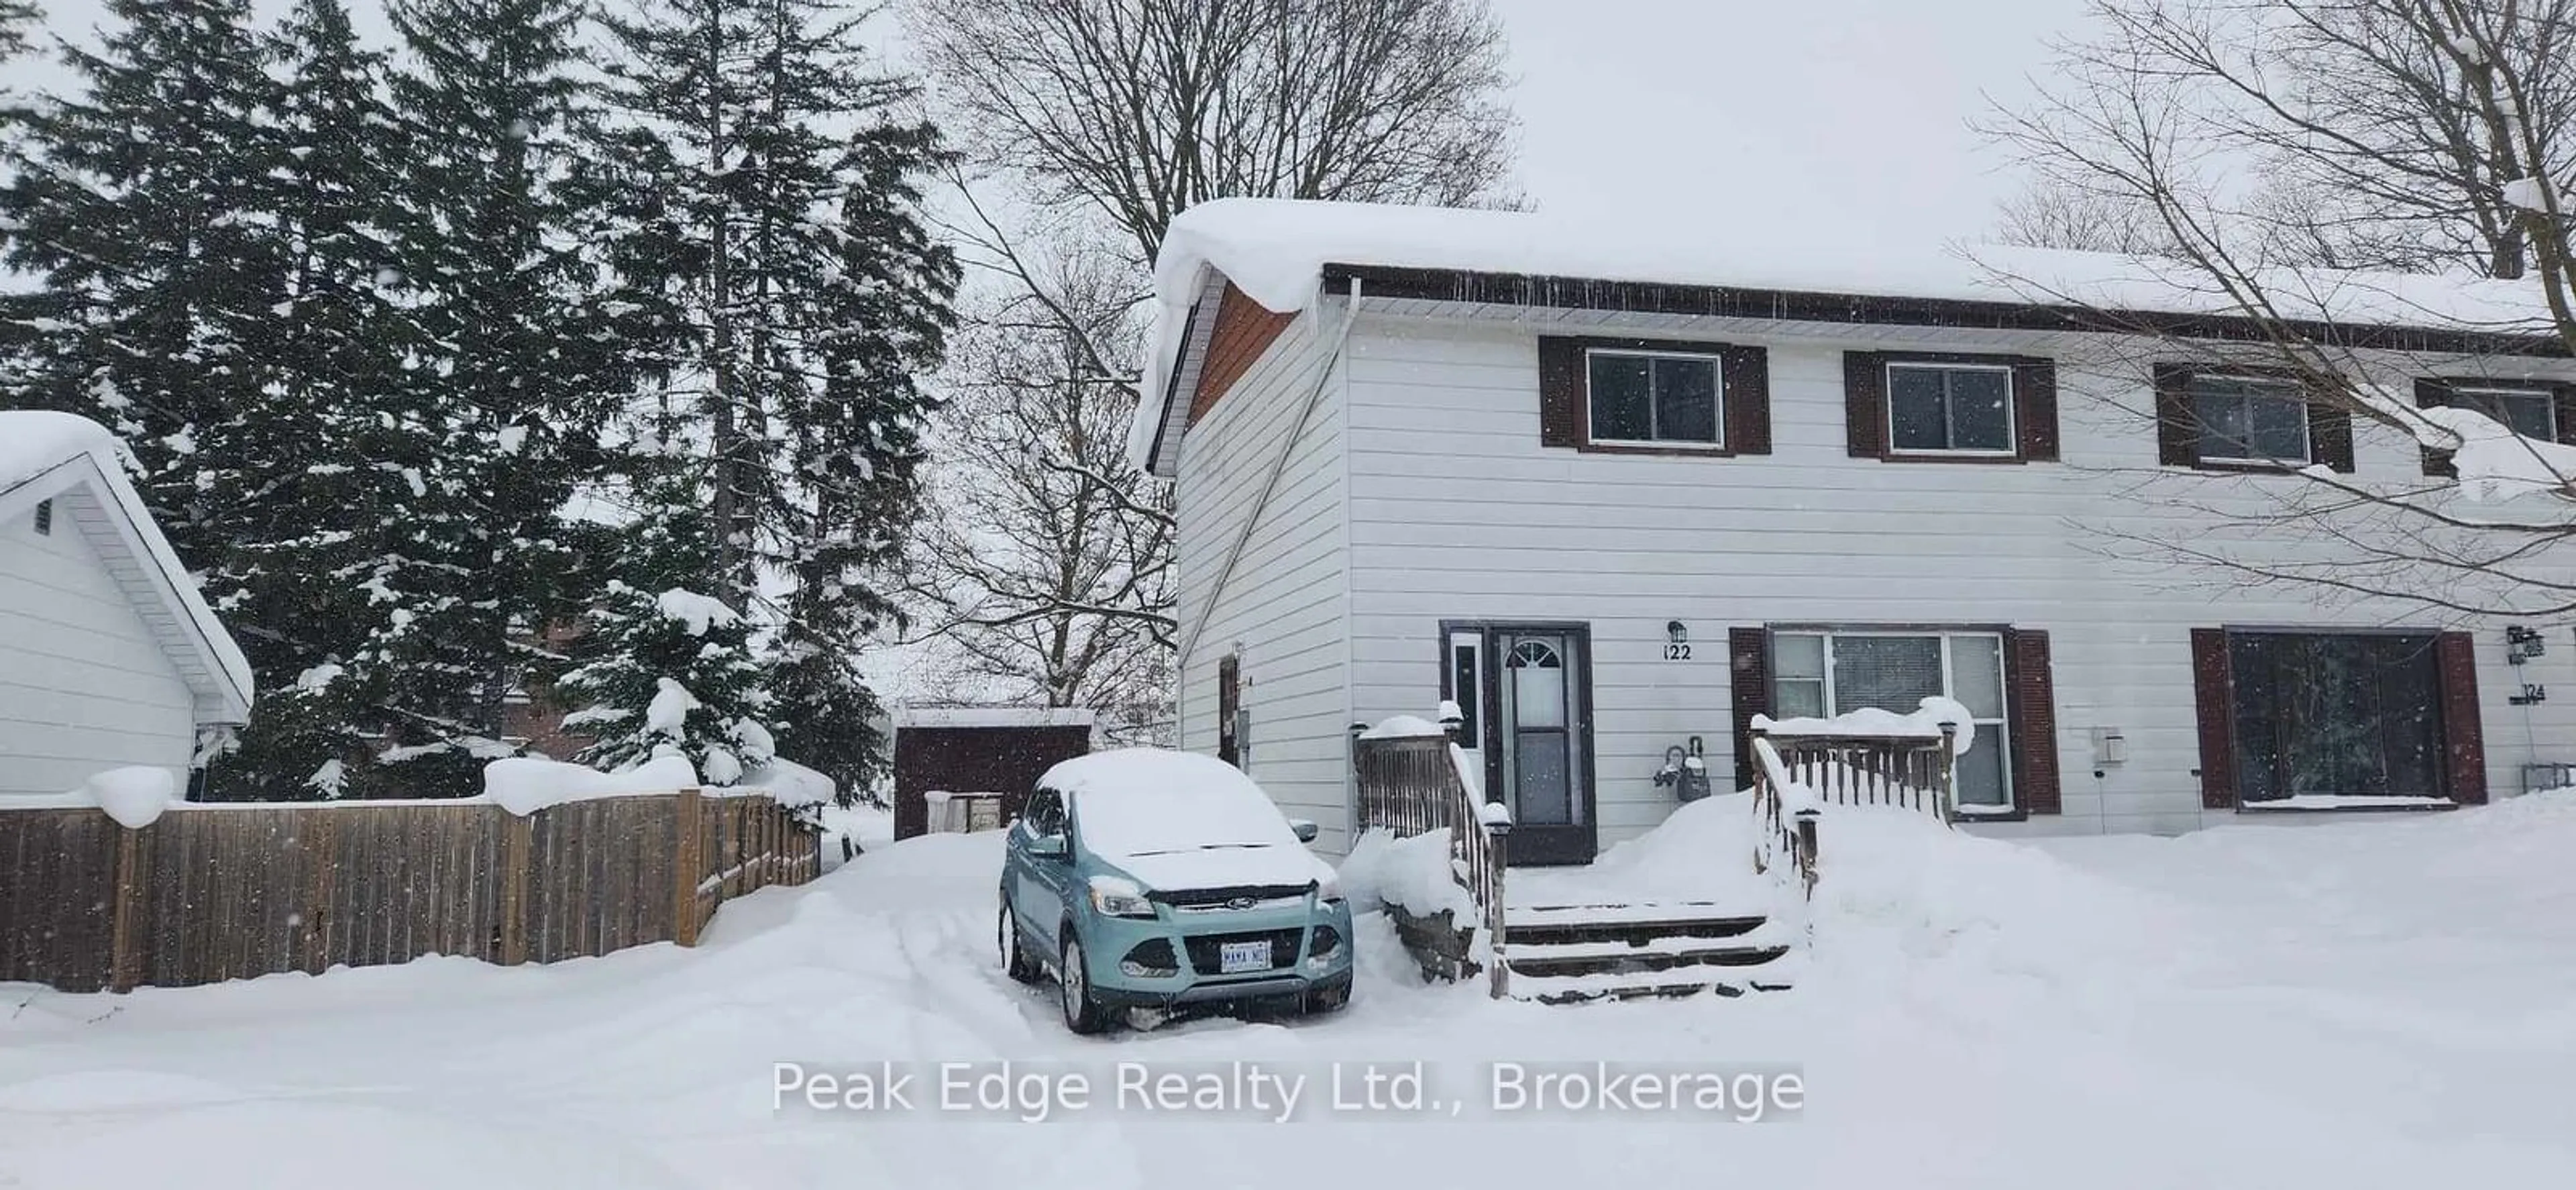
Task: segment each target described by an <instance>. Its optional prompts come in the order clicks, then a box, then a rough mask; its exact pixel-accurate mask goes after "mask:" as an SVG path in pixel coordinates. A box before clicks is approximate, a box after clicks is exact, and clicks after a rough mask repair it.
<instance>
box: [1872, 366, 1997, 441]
mask: <svg viewBox="0 0 2576 1190" xmlns="http://www.w3.org/2000/svg"><path fill="white" fill-rule="evenodd" d="M1887 441H1888V446H1889V448H1890V449H1891V450H1893V451H1896V452H1899V453H1904V454H1993V455H2008V454H2011V453H2013V443H2014V438H2013V373H2012V369H2011V368H2010V367H2007V366H2004V365H1999V364H1916V363H1891V364H1889V365H1887Z"/></svg>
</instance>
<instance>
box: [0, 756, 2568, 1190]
mask: <svg viewBox="0 0 2576 1190" xmlns="http://www.w3.org/2000/svg"><path fill="white" fill-rule="evenodd" d="M1724 800H1730V801H1731V800H1733V799H1724ZM2571 855H2576V795H2567V794H2556V795H2546V796H2543V797H2539V798H2530V799H2524V800H2522V801H2519V802H2515V803H2510V804H2507V805H2503V806H2499V807H2496V808H2492V809H2486V810H2478V811H2465V812H2461V813H2457V814H2449V815H2440V816H2426V817H2423V818H2408V819H2406V820H2403V821H2370V822H2362V823H2352V824H2339V825H2332V826H2314V827H2304V828H2301V827H2264V826H2243V827H2235V828H2229V829H2223V830H2218V831H2211V832H2207V833H2204V834H2201V835H2196V836H2191V837H2187V838H2182V839H2148V838H2107V839H2086V840H2080V841H2071V842H2065V843H2053V844H2048V845H2045V846H2037V847H2035V846H2029V845H2019V844H2008V843H2001V842H1994V841H1987V840H1978V839H1972V838H1968V837H1965V836H1956V835H1948V834H1945V833H1942V832H1939V831H1938V830H1937V828H1933V827H1931V826H1930V825H1929V824H1927V823H1925V822H1922V821H1920V820H1916V819H1913V818H1908V817H1903V816H1897V815H1888V814H1878V815H1866V814H1848V813H1847V814H1841V815H1837V816H1835V817H1834V818H1833V819H1831V820H1830V821H1829V823H1828V825H1827V829H1826V832H1825V835H1824V848H1823V866H1824V878H1823V883H1822V884H1820V885H1819V887H1818V896H1819V899H1820V900H1819V905H1818V908H1817V914H1816V918H1817V921H1816V926H1817V937H1818V949H1817V953H1816V956H1815V962H1814V964H1813V965H1812V966H1811V967H1809V968H1808V970H1807V974H1806V976H1805V979H1804V983H1803V984H1802V986H1800V987H1799V988H1798V989H1797V990H1795V991H1792V992H1786V993H1779V994H1774V995H1769V996H1759V997H1751V998H1747V999H1742V1000H1714V999H1703V1000H1694V1001H1680V1002H1657V1003H1642V1004H1624V1005H1588V1006H1577V1007H1565V1008H1546V1007H1540V1006H1537V1005H1532V1004H1524V1003H1517V1002H1511V1003H1494V1002H1490V1001H1486V1000H1483V999H1481V998H1479V996H1478V995H1477V994H1476V992H1475V991H1474V990H1473V989H1469V988H1450V987H1440V988H1420V987H1415V986H1411V984H1410V983H1409V977H1408V976H1407V975H1405V974H1404V972H1405V970H1406V968H1407V964H1406V963H1405V962H1404V961H1403V959H1402V958H1401V956H1400V954H1395V953H1390V952H1389V949H1388V948H1389V946H1390V945H1391V944H1390V942H1389V940H1388V939H1387V938H1386V936H1385V935H1384V933H1383V931H1382V930H1376V929H1371V928H1364V931H1363V932H1364V934H1365V935H1367V936H1365V937H1364V938H1363V939H1362V942H1363V951H1362V957H1363V960H1364V970H1363V981H1362V985H1361V987H1360V989H1359V994H1358V996H1357V999H1356V1001H1355V1003H1354V1004H1353V1006H1352V1007H1351V1008H1350V1009H1349V1010H1348V1011H1347V1012H1345V1013H1343V1014H1341V1015H1339V1016H1336V1017H1330V1018H1324V1019H1318V1020H1311V1021H1297V1022H1290V1023H1285V1024H1281V1023H1250V1024H1247V1023H1241V1022H1235V1021H1223V1020H1220V1021H1205V1022H1198V1023H1191V1024H1183V1025H1176V1026H1168V1027H1166V1028H1163V1029H1160V1030H1156V1031H1153V1032H1149V1033H1133V1032H1129V1033H1121V1034H1116V1035H1113V1036H1111V1037H1108V1038H1105V1039H1098V1040H1093V1039H1078V1038H1075V1037H1072V1036H1070V1035H1068V1034H1067V1033H1066V1032H1065V1031H1064V1030H1063V1028H1062V1027H1061V1025H1059V1024H1058V1023H1057V1021H1056V1018H1055V1013H1054V1006H1053V1004H1052V1002H1051V1000H1050V999H1049V998H1048V996H1047V994H1046V992H1045V991H1044V990H1042V989H1029V988H1023V987H1020V986H1018V985H1015V984H1012V983H1010V982H1008V981H1007V980H1005V979H1004V978H1003V977H1002V975H1001V974H1000V973H999V972H998V971H997V970H996V969H995V964H994V962H993V956H992V944H991V930H990V926H991V921H992V913H993V899H992V896H993V888H994V884H995V871H996V865H997V863H998V856H999V851H998V838H997V837H996V836H992V835H981V836H953V835H952V836H931V837H928V838H923V839H918V840H912V841H907V842H904V843H901V844H895V845H892V846H887V847H882V848H877V849H874V850H871V851H870V852H869V853H868V854H866V855H863V856H861V857H860V858H859V859H858V860H856V861H854V862H853V863H851V864H850V865H848V866H846V867H844V868H842V869H841V870H839V871H837V872H835V873H834V874H832V875H830V876H827V877H825V878H824V879H823V880H822V881H820V882H818V883H817V884H815V885H813V886H810V887H807V888H802V889H775V890H769V891H766V892H763V893H760V894H758V895H755V896H753V897H750V898H747V899H745V900H742V901H738V902H734V903H730V904H728V905H727V906H726V907H725V909H724V911H723V913H722V914H721V915H720V917H719V918H718V920H717V921H716V923H715V925H714V927H713V928H712V930H711V931H710V933H709V937H708V941H707V945H706V946H704V947H703V948H702V949H700V950H697V951H694V952H685V951H681V950H678V949H676V948H673V947H668V946H657V947H648V948H643V949H640V950H635V951H629V952H625V953H622V954H618V955H613V956H610V957H608V958H604V959H592V960H583V961H578V962H573V963H566V964H561V965H558V966H554V967H550V968H523V969H516V970H500V969H494V968H490V967H486V966H482V965H480V964H477V963H474V962H471V961H466V960H428V961H423V962H419V963H414V964H412V965H410V966H407V967H402V968H389V969H377V970H362V971H347V972H338V973H334V974H332V975H328V976H325V977H322V978H319V979H315V978H308V977H303V976H280V977H273V978H269V979H263V980H259V981H256V982H252V983H243V984H230V985H223V986H217V987H212V988H200V989H193V990H185V991H157V990H146V991H142V992H138V993H136V994H134V995H131V996H127V997H123V998H115V997H107V996H63V995H56V994H52V993H46V992H38V991H36V990H34V989H29V988H25V987H12V988H0V1187H8V1188H10V1190H55V1188H57V1187H60V1188H78V1190H96V1188H102V1187H105V1188H114V1187H129V1186H131V1187H145V1186H149V1187H155V1188H158V1187H164V1186H189V1187H202V1188H207V1190H219V1188H231V1187H243V1188H252V1187H257V1188H262V1190H266V1188H272V1187H308V1186H309V1187H326V1186H327V1187H335V1188H336V1187H346V1186H359V1185H364V1186H368V1187H373V1188H382V1190H403V1188H412V1187H424V1188H425V1187H442V1188H443V1187H466V1186H471V1187H477V1188H489V1190H509V1188H514V1187H544V1188H546V1190H574V1188H580V1187H616V1188H619V1190H656V1188H661V1187H719V1186H722V1187H737V1186H739V1187H753V1186H760V1187H772V1186H835V1187H840V1186H851V1187H874V1186H888V1187H898V1186H942V1187H946V1186H956V1187H970V1188H971V1187H984V1186H996V1187H999V1186H1012V1187H1024V1186H1032V1185H1034V1186H1047V1187H1086V1188H1087V1187H1093V1186H1106V1187H1126V1186H1154V1187H1165V1186H1168V1187H1189V1188H1191V1190H1200V1188H1203V1187H1210V1186H1220V1187H1236V1186H1282V1187H1286V1186H1297V1187H1305V1186H1311V1185H1314V1184H1316V1183H1318V1182H1322V1183H1326V1184H1334V1183H1339V1184H1345V1185H1353V1186H1360V1187H1374V1186H1381V1185H1406V1186H1424V1187H1432V1186H1499V1187H1564V1186H1590V1185H1637V1186H1659V1187H1680V1186H1708V1185H1723V1184H1732V1183H1736V1182H1739V1181H1743V1182H1746V1183H1747V1184H1752V1185H1759V1186H1762V1187H1765V1188H1766V1190H1776V1188H1780V1187H1801V1186H1824V1187H1850V1188H1855V1190H1860V1188H1868V1190H1879V1188H1883V1187H1891V1186H1905V1187H1977V1188H1979V1190H2010V1188H2015V1187H2032V1188H2042V1187H2044V1188H2047V1190H2065V1188H2068V1187H2083V1188H2085V1190H2110V1188H2126V1187H2140V1188H2148V1187H2152V1188H2156V1190H2176V1188H2182V1187H2246V1188H2249V1190H2273V1188H2275V1187H2306V1186H2321V1187H2322V1186H2332V1187H2335V1188H2337V1190H2352V1188H2356V1187H2407V1188H2408V1190H2420V1188H2421V1187H2426V1186H2442V1185H2470V1186H2485V1187H2534V1188H2538V1187H2552V1186H2565V1185H2571V1184H2576V1129H2571V1127H2570V1124H2571V1122H2576V1087H2571V1073H2576V913H2571V912H2570V911H2569V908H2570V906H2576V864H2571V863H2570V862H2569V860H2568V857H2569V856H2571ZM1736 859H1737V857H1735V856H1732V855H1724V856H1710V857H1709V862H1711V863H1729V864H1731V863H1734V862H1736ZM1003 1058H1013V1059H1019V1060H1022V1061H1024V1062H1031V1061H1046V1062H1057V1063H1067V1062H1069V1063H1075V1064H1078V1066H1080V1067H1082V1068H1102V1069H1105V1068H1106V1067H1107V1066H1108V1064H1111V1063H1115V1062H1119V1061H1138V1062H1147V1063H1163V1064H1175V1063H1185V1062H1206V1061H1221V1060H1242V1061H1250V1062H1262V1063H1274V1064H1286V1066H1285V1067H1283V1068H1293V1069H1295V1070H1298V1071H1320V1070H1322V1069H1324V1064H1326V1063H1330V1062H1334V1061H1341V1062H1346V1063H1352V1064H1356V1063H1360V1062H1379V1063H1400V1062H1409V1061H1414V1060H1420V1061H1423V1062H1426V1063H1428V1064H1429V1065H1428V1067H1427V1068H1426V1070H1427V1073H1428V1075H1429V1077H1430V1078H1431V1079H1432V1080H1434V1083H1435V1085H1436V1086H1437V1087H1438V1088H1439V1089H1440V1090H1442V1091H1444V1092H1451V1093H1455V1092H1466V1091H1473V1090H1476V1089H1478V1088H1481V1086H1482V1085H1483V1080H1484V1078H1485V1067H1484V1064H1485V1063H1488V1062H1495V1061H1522V1062H1540V1061H1552V1060H1572V1059H1581V1060H1591V1059H1596V1058H1598V1059H1606V1060H1611V1061H1635V1062H1653V1063H1658V1064H1661V1066H1662V1068H1664V1069H1671V1068H1673V1067H1674V1066H1675V1065H1676V1064H1679V1065H1685V1066H1692V1067H1703V1066H1704V1067H1707V1068H1710V1069H1722V1068H1730V1067H1738V1066H1743V1065H1746V1064H1752V1063H1769V1062H1786V1063H1799V1064H1802V1065H1803V1068H1804V1082H1805V1086H1806V1092H1807V1107H1806V1110H1805V1112H1804V1115H1803V1118H1802V1119H1799V1120H1797V1121H1796V1122H1789V1123H1780V1124H1765V1125H1729V1124H1723V1123H1712V1122H1697V1121H1693V1122H1683V1121H1672V1120H1650V1119H1646V1118H1643V1117H1640V1116H1634V1115H1630V1116H1619V1115H1597V1114H1596V1115H1579V1116H1577V1115H1560V1116H1556V1117H1552V1118H1550V1119H1549V1120H1547V1121H1546V1122H1544V1123H1541V1124H1538V1125H1536V1126H1532V1125H1531V1123H1530V1122H1528V1121H1525V1120H1523V1119H1521V1118H1518V1117H1496V1116H1493V1115H1491V1114H1489V1113H1488V1112H1486V1111H1485V1110H1483V1108H1482V1106H1481V1105H1479V1106H1476V1107H1471V1108H1470V1109H1469V1110H1468V1111H1467V1112H1466V1113H1465V1118H1463V1119H1459V1120H1455V1121H1446V1120H1443V1121H1441V1122H1432V1121H1416V1120H1403V1119H1392V1118H1387V1117H1373V1118H1366V1119H1363V1120H1360V1121H1358V1122H1354V1120H1353V1118H1350V1117H1347V1116H1346V1117H1340V1118H1319V1117H1330V1116H1332V1115H1333V1113H1319V1112H1309V1113H1308V1115H1307V1116H1306V1117H1304V1118H1303V1121H1302V1122H1298V1123H1291V1124H1288V1125H1284V1126H1280V1127H1284V1128H1285V1129H1286V1131H1281V1130H1280V1127H1274V1126H1271V1125H1266V1124H1259V1123H1249V1122H1222V1123H1218V1122H1209V1121H1207V1120H1205V1119H1203V1118H1202V1119H1200V1120H1198V1121H1197V1122H1195V1123H1160V1122H1155V1121H1152V1120H1149V1119H1139V1118H1135V1117H1116V1118H1112V1117H1107V1116H1102V1115H1096V1114H1095V1115H1085V1116H1076V1117H1073V1118H1070V1119H1067V1118H1059V1120H1058V1121H1057V1122H1052V1123H1045V1124H1018V1123H1010V1122H997V1121H990V1120H986V1121H981V1122H964V1121H962V1120H959V1119H954V1118H943V1117H942V1116H940V1115H939V1114H938V1113H936V1112H935V1111H927V1110H924V1111H916V1112H914V1113H912V1114H906V1115H899V1116H864V1117H863V1116H856V1115H831V1114H822V1113H816V1112H813V1111H810V1110H806V1109H801V1108H791V1109H789V1110H788V1111H785V1112H780V1111H777V1110H774V1108H773V1089H774V1083H773V1079H774V1070H773V1063H778V1062H801V1063H805V1064H806V1065H807V1066H808V1067H809V1068H812V1069H817V1070H820V1069H859V1068H862V1064H868V1063H874V1062H877V1061H880V1060H884V1061H893V1062H935V1061H975V1060H996V1059H1003ZM1311 1094H1313V1095H1317V1096H1320V1095H1321V1094H1322V1092H1321V1091H1320V1090H1318V1091H1316V1092H1312V1093H1311ZM914 1097H915V1098H916V1099H928V1098H935V1092H925V1091H923V1090H921V1089H919V1088H916V1089H915V1091H914Z"/></svg>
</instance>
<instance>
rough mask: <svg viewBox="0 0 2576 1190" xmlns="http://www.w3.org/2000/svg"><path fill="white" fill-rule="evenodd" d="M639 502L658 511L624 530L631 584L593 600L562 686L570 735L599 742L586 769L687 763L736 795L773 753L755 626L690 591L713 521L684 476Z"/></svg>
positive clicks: (665, 475) (703, 565)
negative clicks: (681, 759) (741, 781)
mask: <svg viewBox="0 0 2576 1190" xmlns="http://www.w3.org/2000/svg"><path fill="white" fill-rule="evenodd" d="M675 480H676V481H677V482H674V481H675ZM639 494H641V495H643V496H645V497H647V498H648V499H649V500H650V501H651V503H650V504H649V505H648V506H647V508H648V511H647V512H646V513H645V515H643V516H642V517H640V518H638V519H637V520H636V521H635V522H634V523H632V524H630V525H628V526H627V527H626V532H625V535H624V537H625V540H624V544H625V547H626V548H625V550H624V552H623V553H622V554H621V555H620V564H621V569H622V571H623V573H622V574H621V576H620V577H619V578H616V579H612V580H610V581H609V583H608V584H607V588H606V590H605V591H604V592H603V593H602V594H601V595H600V597H599V598H598V599H597V600H596V601H595V603H594V605H593V606H592V608H591V610H590V613H589V615H588V616H587V617H586V618H585V623H584V628H585V631H584V632H583V634H582V635H581V637H580V639H579V641H578V643H577V644H576V645H575V646H574V656H575V658H576V660H577V662H578V663H577V664H576V665H575V666H574V667H573V668H571V669H570V670H567V671H566V672H565V673H564V674H563V676H562V677H561V678H560V679H559V680H558V681H557V682H556V689H557V690H558V691H560V692H561V694H562V695H563V696H565V697H566V698H568V699H570V700H571V701H572V702H573V703H575V704H578V706H579V709H578V710H576V711H574V712H573V713H572V714H571V715H569V716H566V718H565V720H564V724H565V726H566V727H568V728H574V729H578V730H582V731H586V732H590V733H593V738H594V739H595V740H596V741H597V742H596V743H594V744H593V745H592V746H591V747H590V748H588V749H585V750H584V751H583V752H582V753H581V755H580V756H579V757H577V758H576V759H578V760H580V761H581V762H582V763H585V764H593V765H598V766H600V767H602V768H611V769H624V768H631V767H633V766H635V765H637V764H641V763H643V762H644V761H646V760H649V759H652V758H653V757H655V756H657V755H680V756H686V757H688V759H689V761H690V763H692V764H694V765H696V766H697V769H698V775H699V776H700V777H702V778H704V779H705V780H706V781H708V782H709V783H711V784H716V785H730V784H732V783H733V782H734V780H735V779H736V778H738V777H740V776H741V775H742V773H743V770H744V769H746V768H749V767H751V766H755V765H759V764H764V763H766V762H768V760H769V759H770V757H771V755H772V751H773V747H774V746H773V744H772V742H771V735H770V732H769V730H768V728H767V727H766V726H764V725H763V724H762V722H761V720H762V717H763V712H764V708H765V707H766V706H767V704H768V696H767V695H766V694H765V693H764V692H763V691H762V690H761V688H760V684H761V665H760V663H759V661H758V660H757V659H756V658H755V656H754V654H753V646H752V625H751V624H750V622H749V621H748V620H746V619H745V618H744V617H743V616H742V615H741V614H740V613H739V612H737V611H736V610H734V609H733V608H732V607H731V606H729V605H727V604H725V603H724V602H723V601H721V600H718V599H716V598H714V597H713V596H709V595H702V594H699V593H697V592H694V591H691V590H689V589H688V586H687V584H688V583H689V582H691V581H693V580H695V579H697V578H700V577H703V576H704V575H705V574H706V573H707V567H708V566H709V564H710V562H711V560H712V554H711V551H710V550H709V549H708V548H707V546H708V542H709V540H710V538H709V535H708V533H707V524H706V522H707V513H706V511H705V509H704V507H703V506H702V505H701V504H700V503H699V502H697V501H696V500H694V499H692V498H691V497H692V496H693V494H694V484H693V483H690V482H688V481H687V480H686V479H685V472H684V471H683V469H681V468H678V467H672V468H666V469H660V470H658V471H651V472H648V474H647V481H646V482H645V484H644V485H643V486H642V487H640V488H639Z"/></svg>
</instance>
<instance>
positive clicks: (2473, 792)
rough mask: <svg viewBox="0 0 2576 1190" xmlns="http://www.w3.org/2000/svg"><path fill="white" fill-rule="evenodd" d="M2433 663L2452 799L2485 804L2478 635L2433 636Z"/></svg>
mask: <svg viewBox="0 0 2576 1190" xmlns="http://www.w3.org/2000/svg"><path fill="white" fill-rule="evenodd" d="M2433 665H2434V669H2435V670H2436V671H2437V674H2438V676H2439V678H2440V681H2441V683H2442V755H2443V759H2444V760H2445V761H2446V762H2447V765H2448V768H2449V770H2450V786H2451V800H2452V801H2455V802H2458V803H2459V804H2461V805H2463V806H2482V805H2485V804H2486V800H2487V747H2486V740H2485V737H2484V735H2483V734H2482V733H2481V732H2480V731H2479V728H2478V649H2477V641H2476V639H2475V638H2474V637H2471V636H2470V635H2469V634H2468V633H2465V632H2445V633H2443V634H2442V635H2440V636H2437V637H2435V638H2433Z"/></svg>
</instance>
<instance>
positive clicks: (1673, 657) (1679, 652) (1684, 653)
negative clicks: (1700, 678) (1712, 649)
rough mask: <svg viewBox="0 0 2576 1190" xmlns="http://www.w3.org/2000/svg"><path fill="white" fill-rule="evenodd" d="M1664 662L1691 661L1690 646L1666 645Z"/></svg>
mask: <svg viewBox="0 0 2576 1190" xmlns="http://www.w3.org/2000/svg"><path fill="white" fill-rule="evenodd" d="M1664 660H1666V661H1688V660H1690V646H1689V645H1687V644H1668V645H1665V646H1664Z"/></svg>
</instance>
